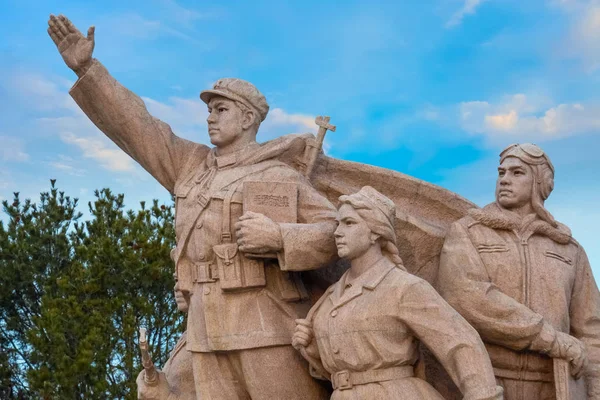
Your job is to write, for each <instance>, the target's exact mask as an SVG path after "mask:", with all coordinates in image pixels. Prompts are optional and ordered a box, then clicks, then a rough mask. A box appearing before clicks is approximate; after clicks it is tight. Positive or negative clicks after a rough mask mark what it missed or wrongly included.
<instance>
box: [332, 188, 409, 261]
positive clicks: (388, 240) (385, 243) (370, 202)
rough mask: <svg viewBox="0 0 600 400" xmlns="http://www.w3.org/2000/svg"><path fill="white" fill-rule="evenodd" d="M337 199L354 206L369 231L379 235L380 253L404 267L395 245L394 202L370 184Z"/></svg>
mask: <svg viewBox="0 0 600 400" xmlns="http://www.w3.org/2000/svg"><path fill="white" fill-rule="evenodd" d="M339 200H340V202H341V203H342V204H348V205H350V206H351V207H352V208H354V210H356V212H357V213H358V215H360V217H361V218H362V219H363V220H364V221H365V222H366V224H367V226H368V227H369V229H370V230H371V232H373V233H375V234H377V235H379V237H380V240H381V251H382V253H383V254H384V255H385V256H387V257H388V258H389V259H390V260H391V261H392V262H393V263H394V264H396V265H397V266H398V267H400V268H402V269H406V268H404V265H403V263H402V259H401V258H400V255H399V254H400V253H399V252H398V247H397V246H396V231H395V230H394V221H395V219H396V205H395V204H394V202H393V201H392V200H390V199H389V198H387V197H386V196H384V195H383V194H381V193H379V192H378V191H377V190H375V189H373V188H372V187H371V186H364V187H363V188H362V189H360V190H359V191H358V192H357V193H354V194H351V195H344V196H340V199H339Z"/></svg>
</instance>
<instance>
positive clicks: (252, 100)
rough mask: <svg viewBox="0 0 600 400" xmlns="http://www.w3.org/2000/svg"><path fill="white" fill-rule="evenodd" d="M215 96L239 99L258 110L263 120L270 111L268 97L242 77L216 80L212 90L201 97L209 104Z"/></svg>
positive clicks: (206, 91) (203, 93)
mask: <svg viewBox="0 0 600 400" xmlns="http://www.w3.org/2000/svg"><path fill="white" fill-rule="evenodd" d="M215 96H222V97H225V98H228V99H230V100H234V101H239V102H240V103H243V104H245V105H246V106H248V107H250V108H251V109H252V110H254V111H256V113H257V115H258V117H259V118H260V120H261V121H264V120H265V118H266V117H267V113H268V112H269V104H268V103H267V99H266V98H265V96H263V94H262V93H261V92H259V91H258V89H257V88H256V86H254V85H253V84H251V83H250V82H247V81H245V80H242V79H237V78H222V79H219V80H218V81H216V82H215V84H214V85H213V88H212V89H211V90H204V91H202V93H200V99H202V101H203V102H205V103H206V104H208V102H209V101H210V99H212V98H213V97H215Z"/></svg>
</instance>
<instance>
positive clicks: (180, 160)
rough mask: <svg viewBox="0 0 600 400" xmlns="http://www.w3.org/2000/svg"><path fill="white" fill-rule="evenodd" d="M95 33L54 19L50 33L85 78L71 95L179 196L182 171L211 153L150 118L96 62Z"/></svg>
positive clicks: (69, 63)
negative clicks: (175, 187)
mask: <svg viewBox="0 0 600 400" xmlns="http://www.w3.org/2000/svg"><path fill="white" fill-rule="evenodd" d="M94 32H95V29H94V27H93V26H92V27H90V28H89V30H88V35H87V37H84V36H83V35H82V34H81V32H79V30H78V29H77V28H76V27H75V26H74V25H73V23H71V21H69V19H67V18H66V17H64V16H62V15H59V16H58V17H55V16H53V15H51V16H50V19H49V21H48V34H49V35H50V37H51V38H52V40H53V41H54V44H56V46H57V48H58V50H59V52H60V54H61V56H62V57H63V60H64V61H65V63H66V64H67V66H68V67H69V68H71V69H72V70H73V71H74V72H75V73H76V74H77V76H78V77H79V79H78V80H77V82H76V83H75V85H74V86H73V88H72V89H71V91H70V93H71V96H72V97H73V99H74V100H75V102H76V103H77V104H78V105H79V107H80V108H81V109H82V110H83V112H85V114H86V115H87V116H88V117H89V118H90V120H91V121H92V122H93V123H94V124H95V125H96V126H97V127H98V128H99V129H100V130H101V131H102V132H104V134H105V135H106V136H108V137H109V138H110V139H111V140H112V141H113V142H115V143H116V144H117V145H118V146H119V147H120V148H121V149H122V150H123V151H125V152H126V153H127V154H129V155H130V156H131V157H132V158H133V159H134V160H136V161H137V162H138V163H140V165H142V167H144V169H146V170H147V171H148V172H149V173H150V174H151V175H152V176H154V178H156V179H157V180H158V181H159V182H160V183H161V184H162V185H163V186H164V187H165V188H166V189H167V190H168V191H169V192H171V193H173V190H174V186H175V182H176V180H177V178H178V177H179V175H180V173H181V171H182V168H183V167H184V166H185V165H186V164H187V163H188V162H190V161H195V162H198V161H199V160H202V159H203V158H204V157H205V156H206V154H207V153H208V150H209V149H208V147H207V146H204V145H201V144H197V143H193V142H190V141H188V140H185V139H182V138H179V137H178V136H176V135H175V134H174V133H173V132H172V130H171V128H170V127H169V125H167V124H165V123H164V122H162V121H160V120H158V119H156V118H154V117H152V116H151V115H150V114H149V113H148V110H147V109H146V106H145V104H144V102H143V101H142V99H140V98H139V97H138V96H136V95H135V94H134V93H132V92H131V91H129V90H127V89H126V88H125V87H123V86H122V85H121V84H119V83H118V82H117V81H116V80H115V79H114V78H113V77H112V76H110V74H109V73H108V71H107V70H106V68H104V66H103V65H102V64H100V62H99V61H97V60H95V59H93V58H92V53H93V50H94V45H95V41H94Z"/></svg>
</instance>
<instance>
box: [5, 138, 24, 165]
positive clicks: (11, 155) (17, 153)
mask: <svg viewBox="0 0 600 400" xmlns="http://www.w3.org/2000/svg"><path fill="white" fill-rule="evenodd" d="M0 159H2V161H16V162H22V161H27V160H29V154H27V153H26V152H25V145H24V144H23V141H22V140H20V139H17V138H14V137H10V136H2V135H0Z"/></svg>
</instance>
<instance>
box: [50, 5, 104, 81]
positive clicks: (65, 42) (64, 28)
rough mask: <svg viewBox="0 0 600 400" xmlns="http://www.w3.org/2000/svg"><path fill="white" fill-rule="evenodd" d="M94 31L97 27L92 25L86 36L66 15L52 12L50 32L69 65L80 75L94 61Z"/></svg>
mask: <svg viewBox="0 0 600 400" xmlns="http://www.w3.org/2000/svg"><path fill="white" fill-rule="evenodd" d="M94 31H95V28H94V27H93V26H91V27H90V28H89V29H88V33H87V38H86V37H84V36H83V35H82V34H81V32H79V30H78V29H77V28H76V27H75V25H73V23H72V22H71V21H70V20H69V19H68V18H67V17H65V16H64V15H59V16H58V17H56V16H54V15H52V14H51V15H50V19H49V20H48V34H49V35H50V37H51V38H52V41H54V44H55V45H56V47H58V51H59V52H60V55H61V56H62V58H63V60H65V63H66V64H67V66H68V67H69V68H71V69H72V70H73V71H75V73H77V75H78V76H82V75H83V74H85V72H86V71H87V69H88V68H89V66H90V65H91V63H92V52H93V51H94V44H95V42H94Z"/></svg>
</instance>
